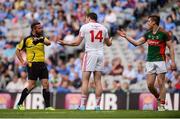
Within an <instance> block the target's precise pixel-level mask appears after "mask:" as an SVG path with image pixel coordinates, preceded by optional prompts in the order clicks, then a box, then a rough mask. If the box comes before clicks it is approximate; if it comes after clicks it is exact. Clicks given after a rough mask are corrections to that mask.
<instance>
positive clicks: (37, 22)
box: [31, 21, 41, 29]
mask: <svg viewBox="0 0 180 119" xmlns="http://www.w3.org/2000/svg"><path fill="white" fill-rule="evenodd" d="M39 24H41V23H40V22H39V21H33V22H32V24H31V29H33V28H34V27H35V26H36V25H39Z"/></svg>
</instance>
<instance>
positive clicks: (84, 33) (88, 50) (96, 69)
mask: <svg viewBox="0 0 180 119" xmlns="http://www.w3.org/2000/svg"><path fill="white" fill-rule="evenodd" d="M86 21H87V24H85V25H83V26H82V27H81V28H80V32H79V36H78V37H77V39H75V40H74V41H72V42H66V41H64V40H59V43H60V44H61V45H69V46H78V45H80V43H81V42H82V40H84V41H85V55H84V58H83V63H82V71H83V73H82V78H83V79H82V92H81V93H82V96H81V104H80V107H79V109H80V110H85V106H86V102H87V96H88V84H89V78H90V75H91V72H92V73H93V75H94V80H95V85H96V89H95V90H96V108H95V109H96V110H100V100H101V94H102V91H103V90H102V85H101V71H102V66H103V59H104V46H103V45H104V43H105V44H106V45H107V46H111V44H112V39H111V38H110V39H109V36H108V31H107V29H106V28H105V27H104V26H103V25H101V24H99V23H97V15H96V14H95V13H89V14H88V15H87V16H86Z"/></svg>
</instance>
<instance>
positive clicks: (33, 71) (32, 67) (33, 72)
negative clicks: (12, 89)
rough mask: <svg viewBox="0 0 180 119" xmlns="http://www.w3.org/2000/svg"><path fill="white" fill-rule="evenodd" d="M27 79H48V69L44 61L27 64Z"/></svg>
mask: <svg viewBox="0 0 180 119" xmlns="http://www.w3.org/2000/svg"><path fill="white" fill-rule="evenodd" d="M27 72H28V79H29V80H37V79H38V78H39V80H41V79H48V69H47V66H46V64H45V63H44V62H32V63H29V64H28V66H27Z"/></svg>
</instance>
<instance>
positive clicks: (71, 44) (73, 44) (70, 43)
mask: <svg viewBox="0 0 180 119" xmlns="http://www.w3.org/2000/svg"><path fill="white" fill-rule="evenodd" d="M64 45H67V46H78V45H79V43H78V42H76V41H75V40H74V41H71V42H68V41H67V42H65V41H64Z"/></svg>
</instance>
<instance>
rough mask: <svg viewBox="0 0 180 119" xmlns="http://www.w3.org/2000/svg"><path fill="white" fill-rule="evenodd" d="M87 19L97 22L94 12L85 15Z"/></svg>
mask: <svg viewBox="0 0 180 119" xmlns="http://www.w3.org/2000/svg"><path fill="white" fill-rule="evenodd" d="M87 17H89V18H90V19H92V20H95V21H97V14H96V13H94V12H91V13H88V14H87Z"/></svg>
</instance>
